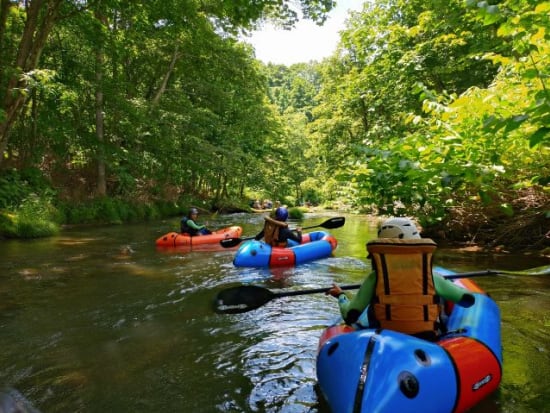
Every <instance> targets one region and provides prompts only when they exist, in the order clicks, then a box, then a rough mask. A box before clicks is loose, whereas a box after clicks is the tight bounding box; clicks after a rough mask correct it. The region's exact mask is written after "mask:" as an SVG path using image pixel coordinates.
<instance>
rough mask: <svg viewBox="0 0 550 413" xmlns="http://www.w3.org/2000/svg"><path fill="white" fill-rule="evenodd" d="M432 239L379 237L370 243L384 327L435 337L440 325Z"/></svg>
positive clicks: (378, 313)
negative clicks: (433, 271)
mask: <svg viewBox="0 0 550 413" xmlns="http://www.w3.org/2000/svg"><path fill="white" fill-rule="evenodd" d="M436 247H437V246H436V243H435V242H434V241H432V240H431V239H428V238H424V239H409V240H402V239H398V238H379V239H376V240H372V241H369V242H368V243H367V251H368V252H369V254H370V258H371V259H372V265H373V269H374V271H375V272H376V287H375V292H374V298H373V300H372V306H373V307H374V315H375V317H376V319H377V321H378V322H379V323H380V327H381V328H387V329H391V330H395V331H399V332H402V333H406V334H412V335H416V336H419V337H423V338H427V339H430V340H433V339H435V338H437V332H438V330H439V328H440V325H439V321H438V320H439V318H438V316H439V312H440V307H439V297H438V296H437V294H436V291H435V285H434V280H433V274H432V258H433V252H434V251H435V249H436Z"/></svg>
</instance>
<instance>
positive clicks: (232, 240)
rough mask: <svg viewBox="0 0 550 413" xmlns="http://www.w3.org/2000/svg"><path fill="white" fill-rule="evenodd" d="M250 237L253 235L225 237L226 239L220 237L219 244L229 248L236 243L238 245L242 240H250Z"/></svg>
mask: <svg viewBox="0 0 550 413" xmlns="http://www.w3.org/2000/svg"><path fill="white" fill-rule="evenodd" d="M251 239H254V237H246V238H226V239H222V240H221V241H220V245H221V246H222V247H224V248H231V247H236V246H237V245H239V244H240V243H241V242H243V241H248V240H251Z"/></svg>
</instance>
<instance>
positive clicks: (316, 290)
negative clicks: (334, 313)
mask: <svg viewBox="0 0 550 413" xmlns="http://www.w3.org/2000/svg"><path fill="white" fill-rule="evenodd" d="M359 287H361V284H351V285H341V286H340V288H341V289H342V290H356V289H358V288H359ZM331 288H332V287H325V288H313V289H311V290H297V291H284V292H278V293H273V296H272V297H273V298H276V297H290V296H293V295H305V294H317V293H326V292H327V291H328V290H330V289H331Z"/></svg>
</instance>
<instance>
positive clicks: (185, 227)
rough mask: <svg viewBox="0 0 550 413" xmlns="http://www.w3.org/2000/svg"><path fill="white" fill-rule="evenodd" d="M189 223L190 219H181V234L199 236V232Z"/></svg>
mask: <svg viewBox="0 0 550 413" xmlns="http://www.w3.org/2000/svg"><path fill="white" fill-rule="evenodd" d="M187 221H189V218H188V217H183V218H182V219H181V228H180V229H181V233H182V234H189V235H191V236H194V235H197V234H198V233H199V231H197V230H196V229H194V228H191V227H190V226H189V225H187Z"/></svg>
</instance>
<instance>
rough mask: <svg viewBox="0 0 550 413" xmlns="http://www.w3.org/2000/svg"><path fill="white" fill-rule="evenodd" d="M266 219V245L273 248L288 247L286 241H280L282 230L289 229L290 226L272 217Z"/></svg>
mask: <svg viewBox="0 0 550 413" xmlns="http://www.w3.org/2000/svg"><path fill="white" fill-rule="evenodd" d="M264 219H265V222H264V240H265V242H266V244H269V245H271V246H272V247H283V248H284V247H286V244H287V242H286V240H285V241H279V230H280V229H281V228H287V227H288V224H287V223H286V222H281V221H277V220H276V219H273V218H270V217H265V218H264Z"/></svg>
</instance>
